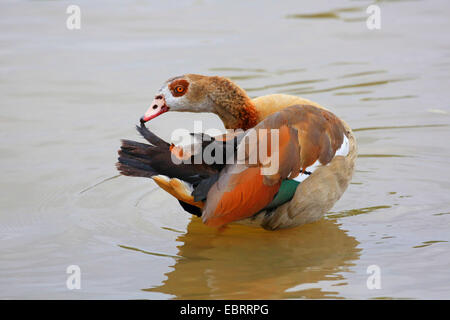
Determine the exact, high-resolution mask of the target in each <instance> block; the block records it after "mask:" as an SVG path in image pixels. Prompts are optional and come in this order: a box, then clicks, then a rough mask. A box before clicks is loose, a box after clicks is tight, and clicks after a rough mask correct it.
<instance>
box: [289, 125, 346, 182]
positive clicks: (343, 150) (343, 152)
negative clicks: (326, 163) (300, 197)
mask: <svg viewBox="0 0 450 320" xmlns="http://www.w3.org/2000/svg"><path fill="white" fill-rule="evenodd" d="M349 151H350V144H349V142H348V138H347V136H346V135H345V134H344V140H343V141H342V144H341V146H340V147H339V149H337V150H336V153H335V154H334V156H335V157H336V156H344V157H345V156H347V155H348V152H349ZM320 166H322V164H321V163H320V162H319V160H317V161H316V162H314V163H313V164H312V165H310V166H309V167H308V168H306V171H309V172H311V173H313V172H314V170H316V169H317V168H318V167H320ZM309 176H310V175H308V174H304V173H300V174H299V175H298V176H297V177H295V178H294V179H293V180H295V181H298V182H302V181H304V180H306V179H307V178H308V177H309Z"/></svg>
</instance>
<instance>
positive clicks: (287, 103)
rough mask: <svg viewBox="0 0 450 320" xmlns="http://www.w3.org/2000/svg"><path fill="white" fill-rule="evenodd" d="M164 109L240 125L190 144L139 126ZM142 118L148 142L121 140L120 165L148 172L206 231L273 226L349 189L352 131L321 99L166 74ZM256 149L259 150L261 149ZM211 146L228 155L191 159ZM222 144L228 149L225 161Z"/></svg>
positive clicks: (298, 218) (319, 211)
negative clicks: (251, 91) (255, 93)
mask: <svg viewBox="0 0 450 320" xmlns="http://www.w3.org/2000/svg"><path fill="white" fill-rule="evenodd" d="M167 111H179V112H212V113H214V114H216V115H218V116H219V117H220V119H221V120H222V122H223V123H224V125H225V128H226V129H242V130H241V131H239V130H237V131H235V132H233V133H231V132H230V133H227V134H224V135H222V136H217V137H209V136H207V135H203V136H202V135H198V134H196V135H193V136H195V137H194V138H195V139H194V140H195V141H196V143H194V144H192V145H191V146H189V148H186V147H185V146H174V145H173V144H169V143H167V142H165V141H163V140H162V139H160V138H159V137H158V136H156V135H155V134H154V133H152V132H151V131H149V130H148V129H147V128H146V127H145V123H146V122H147V121H149V120H151V119H153V118H155V117H157V116H160V115H161V114H163V113H165V112H167ZM140 122H141V126H140V127H139V126H138V127H137V129H138V131H139V132H140V133H141V135H142V136H143V137H144V138H145V139H146V140H147V141H148V142H150V144H144V143H139V142H135V141H130V140H122V146H121V149H120V150H119V159H118V160H119V161H118V163H117V168H118V170H119V171H120V172H121V174H123V175H127V176H140V177H149V178H152V179H153V180H154V181H155V182H156V183H157V184H158V185H159V186H160V187H161V188H162V189H164V190H165V191H167V192H169V193H170V194H171V195H173V196H174V197H176V198H177V199H178V200H179V202H180V204H181V205H182V207H183V208H184V209H185V210H186V211H188V212H190V213H192V214H194V215H197V216H199V217H201V218H202V220H203V222H204V223H205V224H206V225H209V226H213V227H222V226H224V225H226V224H228V223H231V222H237V223H244V224H250V225H259V226H262V227H263V228H265V229H268V230H275V229H280V228H288V227H294V226H298V225H302V224H305V223H310V222H313V221H316V220H318V219H320V218H321V217H322V216H323V215H324V214H325V213H326V212H327V211H328V210H330V209H331V208H332V206H333V205H334V203H335V202H336V201H337V200H338V199H339V198H340V197H341V195H342V194H343V192H344V191H345V190H346V188H347V186H348V184H349V182H350V180H351V177H352V174H353V169H354V162H355V159H356V155H357V147H356V140H355V137H354V135H353V133H352V130H351V129H350V127H349V126H348V125H347V124H346V123H345V122H344V121H342V120H340V119H339V118H338V117H337V116H335V115H334V114H333V113H331V112H330V111H328V110H327V109H325V108H324V107H322V106H320V105H319V104H317V103H315V102H312V101H309V100H307V99H303V98H299V97H296V96H291V95H284V94H272V95H267V96H262V97H258V98H255V99H250V98H249V97H248V96H247V94H246V92H245V91H244V90H243V89H241V88H240V87H239V86H238V85H237V84H235V83H233V82H232V81H231V80H229V79H227V78H224V77H219V76H203V75H196V74H186V75H183V76H179V77H175V78H171V79H169V80H168V81H166V82H165V83H164V85H163V86H162V88H161V89H160V90H159V92H158V93H157V95H156V96H155V98H154V100H153V102H152V104H151V106H150V108H149V109H148V111H147V112H146V113H145V115H144V116H143V117H142V118H141V119H140ZM255 132H256V134H255ZM272 132H275V133H276V134H275V135H273V136H272V135H271V134H272ZM251 134H253V136H254V137H256V140H255V139H253V140H252V139H250V137H251ZM205 137H206V138H207V139H205ZM273 141H276V142H278V144H276V145H275V144H274V145H272V144H271V143H272V142H273ZM263 145H264V146H265V147H266V148H267V150H266V151H265V152H266V153H265V154H264V152H263V153H262V154H261V153H259V154H258V152H260V151H257V149H258V147H260V146H263ZM208 148H209V150H215V151H216V153H217V152H218V151H220V152H222V154H226V156H223V157H220V156H218V157H216V158H215V159H216V160H214V161H213V162H212V163H211V161H210V162H209V163H206V161H203V162H200V163H198V162H195V161H194V158H195V156H197V155H198V154H201V153H202V152H204V151H205V150H206V149H208ZM224 150H225V151H230V150H231V151H233V152H231V154H232V156H230V157H231V160H232V161H228V160H229V157H228V153H226V152H223V151H224ZM236 154H237V155H238V156H236ZM255 154H258V155H259V156H256V160H255V161H254V162H252V163H250V162H249V161H248V160H249V159H250V158H252V155H255ZM239 155H240V158H239V159H240V160H241V161H236V160H237V159H238V157H239ZM227 157H228V158H227ZM218 158H220V159H221V161H217V159H218ZM174 159H175V160H179V161H174ZM253 159H255V158H253ZM224 160H225V161H224ZM242 160H244V161H242ZM269 160H270V161H269ZM176 162H177V163H176ZM273 163H275V164H277V165H275V166H272V167H271V168H269V167H270V166H271V165H272V164H273ZM269 164H270V166H269Z"/></svg>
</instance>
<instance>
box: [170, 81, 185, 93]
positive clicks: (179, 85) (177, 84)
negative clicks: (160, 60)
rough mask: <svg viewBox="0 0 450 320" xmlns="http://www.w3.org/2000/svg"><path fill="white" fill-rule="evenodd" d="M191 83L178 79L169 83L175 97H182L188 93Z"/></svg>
mask: <svg viewBox="0 0 450 320" xmlns="http://www.w3.org/2000/svg"><path fill="white" fill-rule="evenodd" d="M188 87H189V82H188V81H187V80H185V79H176V80H174V81H172V82H171V83H169V89H170V92H172V95H173V96H174V97H181V96H183V95H185V94H186V92H187V91H188Z"/></svg>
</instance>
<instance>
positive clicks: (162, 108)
mask: <svg viewBox="0 0 450 320" xmlns="http://www.w3.org/2000/svg"><path fill="white" fill-rule="evenodd" d="M167 111H169V107H168V106H167V105H166V99H164V96H163V95H161V94H160V95H157V96H156V97H155V99H153V102H152V104H151V106H150V108H148V110H147V112H146V113H145V114H144V116H142V117H141V123H142V124H144V123H146V122H147V121H149V120H151V119H153V118H156V117H157V116H159V115H160V114H163V113H164V112H167Z"/></svg>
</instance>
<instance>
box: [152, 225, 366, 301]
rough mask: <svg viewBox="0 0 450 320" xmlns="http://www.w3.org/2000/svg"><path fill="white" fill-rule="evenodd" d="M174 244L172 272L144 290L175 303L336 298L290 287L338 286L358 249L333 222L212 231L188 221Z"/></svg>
mask: <svg viewBox="0 0 450 320" xmlns="http://www.w3.org/2000/svg"><path fill="white" fill-rule="evenodd" d="M177 241H179V242H181V243H182V244H181V246H179V252H178V254H177V256H179V257H180V258H178V259H176V263H175V265H174V266H173V270H172V271H170V272H169V273H168V274H166V276H167V279H166V280H165V281H164V282H163V284H162V285H160V286H158V287H153V288H148V289H143V290H144V291H150V292H161V293H166V294H170V295H173V296H174V298H176V299H282V298H327V297H336V296H337V295H338V293H337V292H327V291H322V289H317V288H314V289H308V290H302V291H294V290H293V289H292V288H293V287H297V286H299V285H302V284H311V283H317V282H318V281H322V280H327V281H330V280H338V281H339V282H342V281H343V280H345V278H344V276H343V275H342V274H341V272H343V271H349V267H350V266H352V265H354V263H355V261H356V260H357V259H359V251H360V249H359V248H357V245H358V244H359V242H358V241H357V240H356V239H355V238H354V237H351V236H348V235H347V234H346V232H345V231H343V230H341V229H340V228H339V224H338V223H336V221H335V220H325V219H322V220H321V221H319V222H317V223H313V224H310V225H305V226H302V227H299V228H294V229H288V230H280V231H276V232H271V231H266V230H263V229H259V228H251V227H246V226H241V225H233V226H230V227H228V228H226V229H225V230H224V231H223V232H217V231H216V230H215V229H212V228H208V227H206V226H204V225H203V224H202V223H201V221H200V220H199V219H196V218H193V220H192V221H191V222H190V224H189V226H188V230H187V232H186V233H185V234H183V235H181V236H179V237H178V239H177ZM336 285H338V283H336ZM289 289H291V290H289ZM335 291H338V287H336V290H335Z"/></svg>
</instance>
